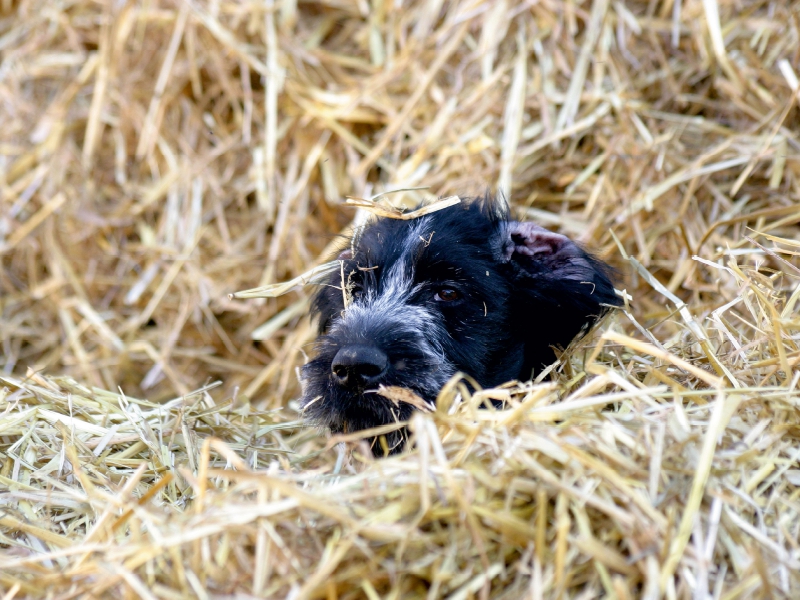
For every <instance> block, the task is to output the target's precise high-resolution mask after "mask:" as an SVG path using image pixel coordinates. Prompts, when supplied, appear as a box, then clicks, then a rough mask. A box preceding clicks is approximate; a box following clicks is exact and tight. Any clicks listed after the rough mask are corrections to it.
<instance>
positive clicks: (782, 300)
mask: <svg viewBox="0 0 800 600" xmlns="http://www.w3.org/2000/svg"><path fill="white" fill-rule="evenodd" d="M799 8H800V5H798V4H797V3H794V2H787V3H784V2H763V1H759V0H752V1H750V0H744V1H738V2H733V1H729V0H704V1H700V0H683V1H677V0H675V1H673V2H669V1H664V2H661V1H658V0H651V1H649V2H645V1H632V0H623V1H616V0H615V1H613V2H611V1H609V0H593V1H592V2H573V1H567V2H558V1H555V0H540V1H538V2H517V1H515V0H497V1H494V2H481V1H479V0H454V1H453V2H441V1H433V2H427V1H420V2H405V1H404V2H395V1H390V0H386V1H384V0H371V1H367V0H363V1H361V0H353V1H349V0H329V1H323V2H317V3H311V2H296V1H292V0H278V1H275V2H273V1H268V2H248V1H246V0H243V1H240V2H233V1H231V0H216V1H213V2H208V3H204V2H195V1H194V0H185V1H182V2H175V3H172V2H169V1H168V0H163V1H159V2H154V1H149V2H125V1H121V2H89V1H87V0H69V1H66V0H64V1H59V2H50V1H45V0H38V1H37V0H30V1H26V0H22V1H17V0H0V106H2V108H0V111H2V112H1V113H0V114H2V127H1V128H0V343H1V344H2V346H0V367H1V368H2V374H1V375H0V379H1V380H2V383H0V593H2V598H3V599H10V598H21V597H45V596H46V597H51V598H72V597H86V596H87V595H91V596H97V597H145V598H184V597H220V596H222V597H227V596H230V597H234V596H235V597H243V598H244V597H255V596H257V597H291V598H356V597H367V598H378V597H385V598H406V597H409V598H410V597H428V598H438V597H448V598H464V599H466V598H473V597H474V598H489V597H491V598H509V599H511V598H522V597H525V598H559V597H561V598H593V597H596V596H600V595H604V596H609V597H616V598H621V599H625V598H660V597H666V598H707V597H714V598H726V599H732V598H751V597H783V598H795V597H798V596H800V575H798V574H799V573H800V545H799V544H798V539H800V514H798V513H800V464H798V459H800V413H799V412H798V410H799V409H798V406H800V392H798V383H799V382H800V366H798V363H800V348H798V343H799V342H800V316H799V315H800V313H799V312H798V303H799V302H800V285H799V284H798V281H800V259H798V254H799V253H800V230H799V229H798V223H800V189H799V188H798V177H799V176H800V162H798V160H797V157H798V149H800V140H799V139H798V137H797V133H796V132H797V131H798V125H800V123H799V122H798V110H797V107H796V105H795V100H796V92H797V89H798V75H797V72H798V61H800V12H799V10H798V9H799ZM420 186H425V187H426V188H427V189H424V190H408V188H414V187H420ZM487 186H489V187H491V188H492V189H500V190H503V191H504V192H506V193H507V194H508V195H509V197H510V198H511V201H512V204H513V206H514V208H515V210H516V211H517V214H518V215H519V216H520V217H522V218H529V219H532V220H535V221H537V222H538V223H540V224H543V225H545V226H548V227H550V228H553V229H556V230H559V231H561V232H563V233H566V234H568V235H571V236H573V237H576V238H577V239H578V240H580V241H581V242H582V243H584V244H586V245H587V246H589V247H591V248H594V249H595V250H596V251H597V252H598V253H599V254H600V255H601V256H602V257H603V258H605V259H606V260H609V261H610V262H612V263H613V264H614V265H615V266H616V267H617V268H618V270H619V271H620V282H619V288H620V289H621V290H624V294H625V296H626V298H627V302H626V306H625V308H624V310H620V311H617V312H616V313H615V314H614V315H613V316H612V317H611V318H610V319H609V320H607V321H606V323H605V324H604V325H603V326H602V327H601V328H600V330H598V331H596V332H594V333H593V335H591V336H589V337H588V338H586V339H585V340H584V341H582V342H580V343H578V344H577V345H576V346H575V347H574V348H572V349H570V350H569V351H568V352H567V353H566V354H565V355H564V356H562V360H561V363H560V364H559V365H558V366H556V367H555V368H553V369H552V370H551V371H550V372H548V373H546V374H545V375H544V376H543V377H542V378H541V380H540V381H535V382H529V383H523V384H509V386H506V387H505V388H502V389H497V390H491V391H484V392H478V393H476V394H475V395H472V396H471V395H470V394H469V393H468V391H467V390H466V388H464V387H463V386H462V385H459V383H458V382H453V383H452V384H451V385H449V386H448V387H447V388H445V389H444V390H443V391H442V394H441V396H440V398H439V402H438V407H437V411H436V412H434V413H432V414H430V415H422V414H419V415H417V416H416V417H415V418H414V420H413V421H412V423H411V427H412V429H413V431H414V432H415V436H416V447H415V449H413V450H412V451H409V452H407V453H405V454H403V455H401V456H397V457H391V458H388V459H384V460H379V461H375V460H373V459H372V458H371V455H370V453H369V452H368V451H365V450H364V448H363V446H362V445H361V444H360V443H359V442H358V440H357V439H354V438H355V437H356V436H353V439H345V440H327V439H326V437H325V435H324V433H323V432H319V431H316V430H314V429H310V428H307V427H304V426H303V424H302V421H301V418H300V415H299V414H298V412H297V410H296V405H295V404H293V403H292V399H293V398H295V397H296V396H297V392H298V385H297V381H296V376H295V367H296V366H297V365H299V364H302V362H303V360H304V353H306V352H308V351H309V350H310V342H311V341H312V340H313V336H314V330H313V327H312V325H311V324H310V323H309V322H308V321H307V319H306V318H305V317H304V316H303V315H304V311H305V308H306V303H307V297H308V294H309V293H310V291H311V289H310V288H305V289H304V290H303V289H297V288H296V289H295V290H294V291H292V292H290V293H288V294H285V295H282V296H280V297H277V298H272V299H268V300H263V299H260V300H259V299H256V300H252V299H250V300H231V299H229V298H228V294H229V293H231V292H234V291H236V290H242V289H245V288H251V287H255V286H258V285H268V284H273V283H277V282H280V281H286V280H290V279H292V278H294V277H296V276H298V275H300V274H302V273H304V272H305V271H307V270H308V269H309V268H311V267H312V266H314V265H316V264H320V262H321V261H322V260H324V259H325V256H324V250H325V248H326V247H328V246H329V245H330V244H331V243H335V242H336V239H337V238H336V234H337V233H338V232H340V231H343V230H346V228H347V225H348V223H349V222H350V221H351V220H352V219H353V217H354V209H353V208H351V207H347V206H345V203H344V199H345V197H346V196H355V197H360V198H369V197H370V196H372V195H375V194H377V193H381V192H385V191H390V190H396V189H398V188H404V189H407V190H408V191H405V192H403V193H402V194H399V195H391V196H385V197H383V198H382V200H381V202H383V203H385V205H386V206H389V205H392V204H395V205H399V204H402V203H406V204H408V205H410V204H414V203H416V202H418V201H420V200H430V199H432V198H434V197H436V196H441V197H443V196H448V195H455V194H457V195H461V196H464V195H469V194H474V193H482V192H483V191H484V190H485V188H486V187H487ZM320 256H322V258H320ZM252 338H256V339H255V341H254V339H252ZM487 397H491V398H499V399H505V400H506V401H507V402H506V403H507V406H508V408H507V409H506V410H503V411H495V410H491V409H486V410H483V409H479V408H478V407H479V406H481V405H482V404H483V403H484V401H485V400H486V399H487ZM339 442H340V443H339Z"/></svg>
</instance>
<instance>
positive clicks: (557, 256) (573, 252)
mask: <svg viewBox="0 0 800 600" xmlns="http://www.w3.org/2000/svg"><path fill="white" fill-rule="evenodd" d="M503 259H504V260H505V261H513V262H514V263H516V264H518V265H519V266H520V267H521V268H522V269H523V270H525V271H526V272H527V273H528V274H529V275H535V276H538V277H542V278H545V279H552V280H563V279H566V280H570V281H587V282H591V281H593V280H594V278H595V275H596V274H597V267H598V265H597V261H596V260H594V259H593V258H592V257H590V256H589V255H588V254H587V253H586V252H584V251H583V250H581V249H580V248H579V247H578V245H577V244H576V243H575V242H573V241H572V240H571V239H569V238H568V237H566V236H564V235H561V234H560V233H555V232H553V231H549V230H547V229H545V228H544V227H539V226H538V225H535V224H534V223H525V222H519V221H511V222H509V223H508V225H507V229H506V236H505V243H504V247H503Z"/></svg>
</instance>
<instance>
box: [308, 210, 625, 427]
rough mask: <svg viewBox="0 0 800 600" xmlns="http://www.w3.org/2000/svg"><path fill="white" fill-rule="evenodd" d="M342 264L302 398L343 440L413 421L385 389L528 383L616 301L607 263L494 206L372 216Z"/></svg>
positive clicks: (424, 390)
mask: <svg viewBox="0 0 800 600" xmlns="http://www.w3.org/2000/svg"><path fill="white" fill-rule="evenodd" d="M339 259H340V260H341V264H342V269H341V272H340V273H336V274H335V275H333V276H332V277H331V279H330V281H329V282H328V283H327V284H326V285H323V286H322V287H321V289H320V291H319V292H318V294H317V296H316V298H315V302H314V309H315V312H316V313H317V314H318V316H319V325H320V337H319V339H318V340H317V345H316V350H317V356H316V358H315V359H313V360H312V361H311V362H309V363H308V364H306V365H305V366H304V367H303V370H302V383H303V397H302V401H301V404H302V405H303V407H304V408H305V411H306V415H307V416H308V417H309V418H310V419H312V420H313V421H314V422H316V423H317V424H319V425H322V426H327V427H329V428H330V429H331V431H333V432H334V433H339V432H347V431H358V430H361V429H367V428H371V427H376V426H379V425H384V424H388V423H393V422H395V421H405V420H407V419H408V418H409V416H410V414H411V412H412V411H413V407H412V406H411V405H409V404H406V403H403V402H400V403H399V405H398V404H395V403H394V402H392V401H391V400H389V399H387V398H385V397H383V396H381V395H379V394H377V393H376V390H377V389H378V387H379V386H381V385H385V386H400V387H404V388H408V389H410V390H412V391H413V392H415V393H416V394H417V395H418V396H420V397H421V398H423V399H425V400H428V401H433V400H435V398H436V395H437V393H438V391H439V389H440V388H441V387H442V385H443V384H444V383H445V382H446V381H447V380H448V379H449V378H450V377H451V376H452V375H453V374H454V373H456V372H457V371H460V372H463V373H466V374H468V375H470V376H472V377H473V378H474V379H475V380H476V381H477V382H478V383H479V384H481V385H482V386H485V387H490V386H494V385H499V384H501V383H503V382H506V381H509V380H512V379H520V380H527V379H529V378H530V377H531V375H532V373H533V372H535V371H536V370H538V369H541V368H542V367H543V366H544V365H547V364H549V363H551V362H553V360H554V359H555V355H554V353H553V349H552V348H553V347H562V348H563V347H566V346H567V345H568V344H569V343H570V341H571V340H572V339H573V338H574V337H575V336H576V335H578V334H579V333H580V332H581V331H583V330H584V329H585V328H586V327H588V326H590V325H591V324H592V323H594V322H595V321H596V320H597V319H598V318H599V317H600V316H601V315H602V314H603V313H604V311H605V306H607V305H615V304H618V299H617V298H616V296H615V294H614V289H613V286H612V284H611V281H610V279H609V274H608V268H607V267H606V266H605V265H604V264H603V263H601V262H599V261H598V260H596V259H594V258H593V257H591V256H590V255H589V254H587V253H586V252H584V251H583V250H581V249H580V248H579V247H578V246H577V245H576V244H575V243H574V242H572V241H571V240H569V239H568V238H566V237H564V236H563V235H560V234H557V233H553V232H551V231H548V230H546V229H543V228H541V227H539V226H537V225H534V224H532V223H525V222H518V221H512V220H509V218H508V211H507V208H505V206H504V204H501V203H500V202H496V201H493V200H490V199H484V200H473V201H470V202H465V203H462V204H459V205H456V206H453V207H450V208H446V209H443V210H440V211H437V212H434V213H431V214H429V215H427V216H424V217H420V218H418V219H415V220H410V221H403V220H397V219H389V218H378V219H375V220H373V221H372V222H370V223H369V224H367V226H366V227H365V228H364V229H363V231H362V232H361V234H360V235H359V236H358V237H357V238H356V239H355V240H354V241H353V243H352V245H351V246H349V247H348V248H347V249H346V250H344V251H343V252H342V253H341V254H340V255H339ZM398 439H399V438H398Z"/></svg>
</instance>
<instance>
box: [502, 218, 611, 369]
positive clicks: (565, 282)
mask: <svg viewBox="0 0 800 600" xmlns="http://www.w3.org/2000/svg"><path fill="white" fill-rule="evenodd" d="M501 255H502V256H501V260H502V261H504V262H505V263H508V264H509V265H511V267H512V272H513V276H512V279H513V284H514V288H515V292H514V296H515V300H516V301H515V302H514V306H515V307H516V308H515V315H514V316H515V319H516V320H517V321H518V322H520V324H521V325H522V323H526V324H528V325H529V327H528V330H529V331H528V332H527V333H526V336H527V337H528V339H529V340H530V342H529V344H528V345H529V353H532V354H534V355H536V356H541V358H540V359H537V360H541V361H542V363H546V362H551V361H552V358H550V357H552V351H550V350H549V347H550V346H559V347H562V348H565V347H566V346H567V345H568V344H569V343H570V342H571V341H572V339H573V338H574V337H576V336H577V335H578V334H579V333H581V332H582V331H584V330H585V329H586V328H588V327H590V326H591V325H593V324H594V323H595V321H597V319H599V318H600V317H601V316H602V315H603V314H604V313H605V312H606V311H607V310H608V308H607V307H608V305H613V306H616V305H618V304H619V303H620V302H619V299H618V298H617V296H616V294H615V293H614V286H613V284H612V282H611V275H612V273H613V271H612V270H611V268H610V267H608V265H606V264H605V263H603V262H602V261H600V260H598V259H596V258H594V257H593V256H592V255H590V254H589V253H587V252H586V251H584V250H583V249H581V248H580V247H579V246H578V245H577V244H576V243H575V242H573V241H572V240H570V239H569V238H568V237H566V236H564V235H561V234H559V233H554V232H552V231H548V230H547V229H544V228H543V227H539V226H538V225H535V224H533V223H526V222H519V221H510V222H508V223H506V227H505V228H504V231H503V234H502V244H501ZM545 350H547V351H545Z"/></svg>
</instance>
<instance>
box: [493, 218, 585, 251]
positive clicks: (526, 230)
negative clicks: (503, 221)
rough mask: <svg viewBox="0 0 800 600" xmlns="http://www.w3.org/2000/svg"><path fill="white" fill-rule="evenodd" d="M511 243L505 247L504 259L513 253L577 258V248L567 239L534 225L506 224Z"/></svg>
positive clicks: (516, 222) (521, 223) (522, 223)
mask: <svg viewBox="0 0 800 600" xmlns="http://www.w3.org/2000/svg"><path fill="white" fill-rule="evenodd" d="M508 233H509V235H510V237H511V243H510V244H509V245H508V246H507V247H506V249H505V251H506V258H507V259H510V258H511V256H512V254H514V253H515V252H516V253H518V254H524V255H525V256H534V257H536V256H541V257H542V258H544V257H545V256H548V255H550V256H552V255H561V256H564V257H568V256H579V255H580V253H579V252H576V251H577V250H578V247H577V246H576V245H575V244H574V243H573V242H572V240H570V239H569V238H568V237H566V236H564V235H561V234H560V233H554V232H552V231H549V230H547V229H545V228H544V227H539V226H538V225H536V224H534V223H524V222H519V221H512V222H511V223H509V224H508Z"/></svg>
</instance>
